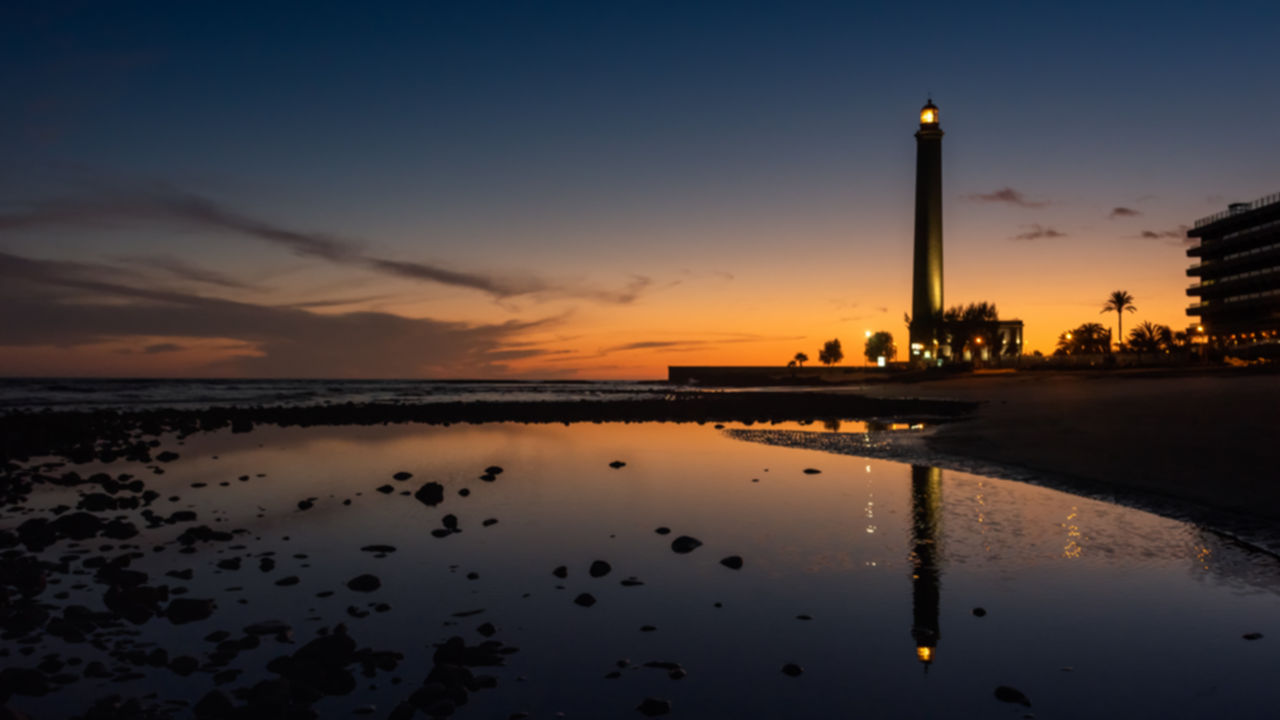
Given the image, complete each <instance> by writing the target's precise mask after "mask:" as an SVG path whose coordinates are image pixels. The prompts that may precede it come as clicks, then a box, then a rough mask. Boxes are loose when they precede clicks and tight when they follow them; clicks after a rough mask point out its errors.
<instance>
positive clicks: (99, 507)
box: [76, 493, 116, 512]
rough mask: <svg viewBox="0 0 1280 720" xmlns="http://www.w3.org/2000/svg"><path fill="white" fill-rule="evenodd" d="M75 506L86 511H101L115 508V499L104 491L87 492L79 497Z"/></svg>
mask: <svg viewBox="0 0 1280 720" xmlns="http://www.w3.org/2000/svg"><path fill="white" fill-rule="evenodd" d="M76 507H78V508H80V509H81V510H86V511H88V512H103V511H105V510H115V509H116V499H115V498H113V497H111V496H110V495H107V494H105V493H89V494H88V495H85V496H84V497H82V498H80V502H78V503H76Z"/></svg>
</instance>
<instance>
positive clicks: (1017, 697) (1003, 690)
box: [996, 685, 1031, 707]
mask: <svg viewBox="0 0 1280 720" xmlns="http://www.w3.org/2000/svg"><path fill="white" fill-rule="evenodd" d="M996 699H997V700H999V701H1000V702H1007V703H1014V704H1017V705H1022V706H1025V707H1031V700H1030V698H1028V697H1027V696H1026V695H1024V694H1022V691H1021V690H1018V689H1017V688H1012V687H1009V686H1008V685H1001V686H1000V687H998V688H996Z"/></svg>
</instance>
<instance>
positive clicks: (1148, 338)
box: [1129, 321, 1174, 355]
mask: <svg viewBox="0 0 1280 720" xmlns="http://www.w3.org/2000/svg"><path fill="white" fill-rule="evenodd" d="M1173 345H1174V336H1173V330H1171V329H1169V326H1168V325H1156V324H1154V323H1151V322H1149V321H1143V322H1142V323H1140V324H1139V325H1138V327H1136V328H1134V329H1132V330H1130V331H1129V346H1130V347H1132V348H1133V349H1134V350H1136V351H1138V352H1139V353H1143V352H1149V353H1151V354H1153V355H1154V354H1156V353H1158V352H1161V351H1168V350H1171V349H1173Z"/></svg>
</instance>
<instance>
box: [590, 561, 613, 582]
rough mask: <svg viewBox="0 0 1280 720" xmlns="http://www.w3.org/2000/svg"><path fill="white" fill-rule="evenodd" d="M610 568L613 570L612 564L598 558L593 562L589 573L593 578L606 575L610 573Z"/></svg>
mask: <svg viewBox="0 0 1280 720" xmlns="http://www.w3.org/2000/svg"><path fill="white" fill-rule="evenodd" d="M610 570H613V566H612V565H610V564H609V563H607V562H605V561H603V560H596V561H595V562H593V563H591V569H590V570H587V574H588V575H590V576H591V577H593V578H598V577H604V576H605V575H608V574H609V571H610Z"/></svg>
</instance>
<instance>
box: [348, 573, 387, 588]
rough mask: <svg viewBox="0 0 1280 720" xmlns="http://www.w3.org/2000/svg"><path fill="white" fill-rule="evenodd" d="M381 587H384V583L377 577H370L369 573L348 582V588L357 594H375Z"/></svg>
mask: <svg viewBox="0 0 1280 720" xmlns="http://www.w3.org/2000/svg"><path fill="white" fill-rule="evenodd" d="M380 587H382V581H381V580H379V579H378V576H377V575H370V574H369V573H365V574H364V575H357V576H356V577H353V578H351V579H350V580H348V581H347V588H348V589H349V590H354V591H356V592H373V591H374V590H377V589H378V588H380Z"/></svg>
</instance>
